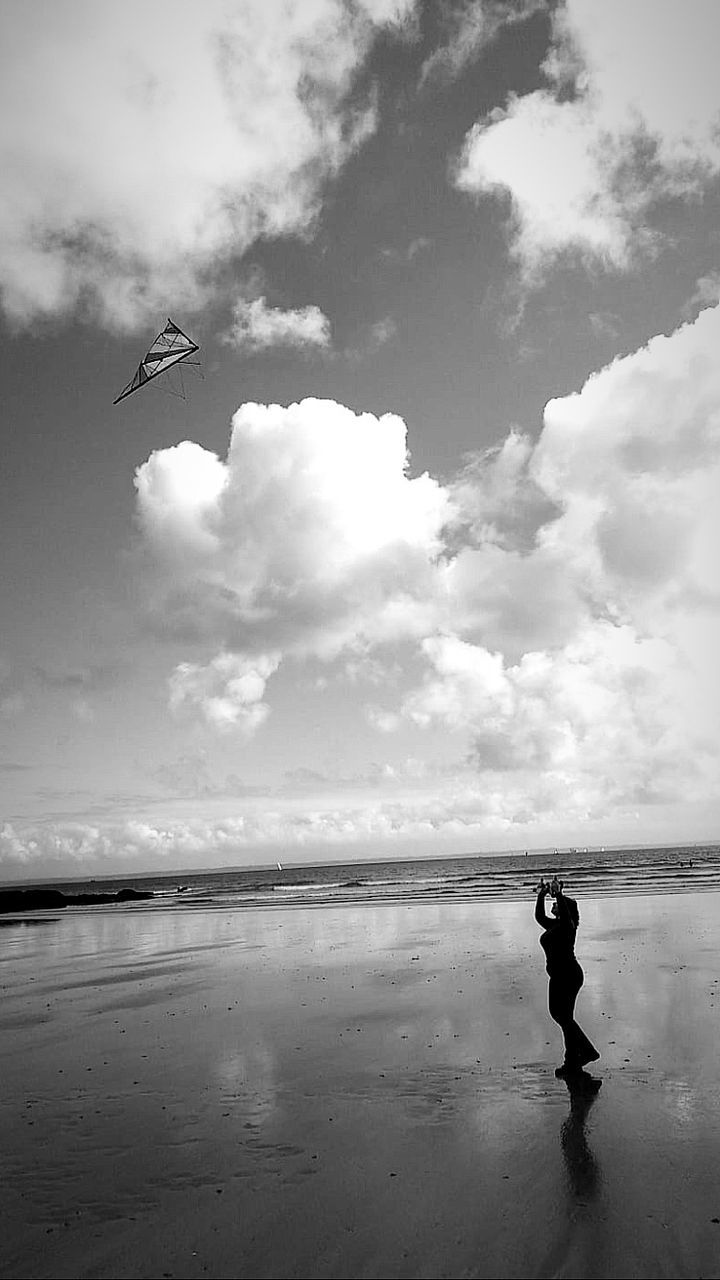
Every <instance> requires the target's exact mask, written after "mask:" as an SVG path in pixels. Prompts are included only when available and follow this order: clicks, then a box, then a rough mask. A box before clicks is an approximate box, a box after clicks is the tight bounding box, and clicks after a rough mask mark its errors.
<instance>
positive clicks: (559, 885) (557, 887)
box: [550, 876, 563, 898]
mask: <svg viewBox="0 0 720 1280" xmlns="http://www.w3.org/2000/svg"><path fill="white" fill-rule="evenodd" d="M562 891H563V881H562V880H558V878H557V876H553V882H552V884H551V885H550V892H551V894H552V896H553V898H557V896H558V894H560V893H562Z"/></svg>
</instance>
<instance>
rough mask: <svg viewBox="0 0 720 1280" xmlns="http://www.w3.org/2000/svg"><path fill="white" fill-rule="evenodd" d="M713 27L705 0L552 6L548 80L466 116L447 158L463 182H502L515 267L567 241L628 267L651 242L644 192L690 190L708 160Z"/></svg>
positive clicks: (713, 13)
mask: <svg viewBox="0 0 720 1280" xmlns="http://www.w3.org/2000/svg"><path fill="white" fill-rule="evenodd" d="M716 35H717V10H716V7H715V5H713V4H712V3H711V0H698V3H696V4H694V5H693V6H692V9H691V10H686V9H684V8H683V7H682V6H679V5H673V4H663V5H658V4H655V3H653V2H652V0H639V2H638V3H636V4H634V5H633V6H632V8H631V10H630V9H628V6H627V5H623V4H622V3H621V0H611V2H610V3H607V4H604V5H603V6H601V7H600V8H598V6H597V5H595V4H593V3H592V0H567V3H566V4H565V6H564V7H561V8H558V9H557V11H556V13H555V16H554V38H553V44H552V47H551V51H550V53H549V55H548V58H547V60H546V63H545V67H544V69H545V73H546V76H547V79H548V87H547V88H544V89H538V90H535V91H534V92H532V93H528V94H526V95H523V96H521V97H518V96H511V97H510V99H509V100H508V103H507V106H506V107H505V109H499V110H496V111H494V112H491V113H490V115H489V116H488V117H487V118H486V119H485V120H483V121H480V122H479V123H477V124H476V125H474V126H473V128H472V129H471V130H470V131H469V133H468V134H467V136H466V139H465V144H464V147H463V151H462V154H461V157H460V160H459V163H458V165H457V167H456V171H455V181H456V183H457V185H458V186H459V187H460V188H461V189H462V190H465V191H468V192H472V193H475V194H478V195H484V194H488V193H504V194H505V195H506V197H507V199H508V201H509V205H510V211H511V229H512V231H511V234H512V251H513V254H514V256H515V257H516V258H517V260H518V261H519V263H520V264H521V266H522V268H523V271H524V273H525V275H526V277H527V278H529V279H532V278H534V277H537V276H538V275H539V274H542V272H543V270H544V269H545V268H546V267H547V265H548V264H549V263H551V262H552V261H553V260H554V259H556V258H557V257H558V256H559V255H561V254H564V253H566V252H568V251H571V252H575V253H579V254H580V255H581V256H582V257H584V258H585V259H586V260H588V261H591V262H593V263H596V264H598V263H599V264H601V265H605V266H609V267H613V268H616V269H623V268H625V267H627V266H628V265H629V264H630V262H631V261H632V260H633V257H634V255H635V253H636V252H637V251H638V250H639V249H642V248H643V247H644V248H649V247H651V246H652V238H651V237H650V236H649V234H648V231H647V228H646V225H645V217H646V213H647V209H648V206H649V205H650V204H652V202H653V201H654V200H656V199H657V198H658V197H659V196H660V195H668V194H669V195H675V196H683V195H685V196H692V195H695V194H697V193H698V192H699V191H700V190H702V187H703V183H704V182H705V181H707V179H708V178H709V177H711V176H713V175H716V174H717V172H718V170H720V134H719V133H718V124H719V123H720V93H718V89H717V79H716V77H715V75H714V72H713V65H712V50H713V49H714V46H715V41H716Z"/></svg>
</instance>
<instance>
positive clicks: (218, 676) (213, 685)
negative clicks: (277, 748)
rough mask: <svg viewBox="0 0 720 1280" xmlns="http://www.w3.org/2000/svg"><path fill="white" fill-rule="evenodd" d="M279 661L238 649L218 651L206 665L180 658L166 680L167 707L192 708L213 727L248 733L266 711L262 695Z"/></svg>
mask: <svg viewBox="0 0 720 1280" xmlns="http://www.w3.org/2000/svg"><path fill="white" fill-rule="evenodd" d="M279 663H280V659H279V657H277V656H276V655H274V654H264V655H259V656H256V657H254V658H245V657H243V656H242V655H241V654H237V653H219V654H217V655H216V657H214V658H213V659H212V661H211V662H208V663H207V664H206V665H205V666H201V665H199V664H197V663H193V662H181V663H179V664H178V666H177V667H176V668H175V670H174V672H173V674H172V675H171V677H170V680H169V685H170V708H171V710H172V711H174V712H180V711H182V710H185V709H187V708H191V709H193V710H195V711H197V712H199V713H200V715H201V716H202V718H203V719H204V720H206V721H207V723H208V724H210V725H212V726H213V727H214V728H216V729H220V730H229V729H240V730H242V732H243V733H245V734H246V735H247V736H250V735H251V734H252V733H254V731H255V730H256V729H257V728H259V726H260V725H261V724H262V723H263V721H264V720H266V719H267V716H268V714H269V710H270V709H269V707H268V705H267V703H265V702H263V701H262V698H263V694H264V693H265V685H266V683H267V681H268V679H269V678H270V676H271V675H272V674H273V672H274V671H276V670H277V668H278V666H279Z"/></svg>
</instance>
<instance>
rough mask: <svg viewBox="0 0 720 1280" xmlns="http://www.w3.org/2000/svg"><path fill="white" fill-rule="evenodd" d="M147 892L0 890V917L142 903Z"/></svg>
mask: <svg viewBox="0 0 720 1280" xmlns="http://www.w3.org/2000/svg"><path fill="white" fill-rule="evenodd" d="M152 897H153V894H152V893H151V892H150V891H149V890H142V889H118V891H117V893H61V891H60V890H59V889H3V890H0V915H3V914H6V913H7V912H10V911H58V910H60V909H61V908H63V907H74V906H83V907H84V906H102V905H103V904H105V903H108V902H143V901H144V900H145V899H146V898H152Z"/></svg>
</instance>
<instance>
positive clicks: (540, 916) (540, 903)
mask: <svg viewBox="0 0 720 1280" xmlns="http://www.w3.org/2000/svg"><path fill="white" fill-rule="evenodd" d="M549 892H550V886H549V885H547V884H546V883H545V881H544V880H541V881H540V884H539V886H538V896H537V901H536V903H535V919H536V920H537V922H538V924H539V925H540V928H541V929H549V927H550V925H551V924H554V923H555V921H554V920H553V918H552V917H551V916H548V915H546V914H545V899H546V897H547V895H548V894H549Z"/></svg>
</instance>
